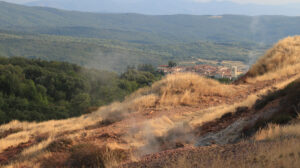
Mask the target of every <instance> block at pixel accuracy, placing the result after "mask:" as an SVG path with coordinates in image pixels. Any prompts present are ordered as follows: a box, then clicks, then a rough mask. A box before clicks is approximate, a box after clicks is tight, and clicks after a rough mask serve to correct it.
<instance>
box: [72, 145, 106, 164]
mask: <svg viewBox="0 0 300 168" xmlns="http://www.w3.org/2000/svg"><path fill="white" fill-rule="evenodd" d="M69 160H70V166H71V167H74V168H82V167H86V168H87V167H88V168H105V165H104V161H103V155H102V150H101V149H100V148H99V147H98V146H96V145H93V144H88V143H87V144H79V145H76V146H74V147H73V148H72V149H71V156H70V158H69Z"/></svg>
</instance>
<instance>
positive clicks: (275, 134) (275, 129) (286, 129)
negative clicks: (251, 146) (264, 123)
mask: <svg viewBox="0 0 300 168" xmlns="http://www.w3.org/2000/svg"><path fill="white" fill-rule="evenodd" d="M299 121H300V116H299V117H298V121H296V123H294V124H290V125H275V124H269V125H268V127H266V128H264V129H262V130H260V131H258V132H257V133H256V134H255V136H254V139H255V140H257V141H260V140H276V139H281V138H288V137H298V138H300V122H299Z"/></svg>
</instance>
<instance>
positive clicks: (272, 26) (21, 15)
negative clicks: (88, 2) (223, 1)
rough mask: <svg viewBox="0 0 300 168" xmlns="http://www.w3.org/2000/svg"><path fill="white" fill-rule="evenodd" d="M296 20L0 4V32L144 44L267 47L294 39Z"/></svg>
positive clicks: (293, 18)
mask: <svg viewBox="0 0 300 168" xmlns="http://www.w3.org/2000/svg"><path fill="white" fill-rule="evenodd" d="M299 20H300V17H286V16H254V17H250V16H242V15H224V16H221V17H213V16H197V15H162V16H151V15H140V14H101V13H84V12H76V11H64V10H58V9H54V8H43V7H27V6H21V5H15V4H10V3H5V2H0V29H5V30H14V31H24V32H35V33H43V34H52V35H68V36H77V37H78V36H80V37H97V38H104V39H114V40H121V41H126V42H134V43H144V44H166V43H168V44H170V43H177V42H184V43H186V42H187V43H189V42H195V41H199V40H200V41H206V40H208V41H214V42H236V41H238V42H241V41H246V42H248V41H252V42H258V43H261V42H263V43H267V44H272V43H274V42H276V41H278V40H279V39H281V38H283V37H286V36H289V35H296V34H299V33H300V31H299V29H298V27H299V24H300V22H299ZM269 30H272V31H269ZM79 32H80V33H79Z"/></svg>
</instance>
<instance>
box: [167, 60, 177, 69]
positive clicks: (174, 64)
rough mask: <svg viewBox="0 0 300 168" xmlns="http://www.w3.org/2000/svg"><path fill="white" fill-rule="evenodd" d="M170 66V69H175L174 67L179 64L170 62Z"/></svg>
mask: <svg viewBox="0 0 300 168" xmlns="http://www.w3.org/2000/svg"><path fill="white" fill-rule="evenodd" d="M168 66H169V67H170V68H173V67H176V66H177V63H176V62H174V61H169V62H168Z"/></svg>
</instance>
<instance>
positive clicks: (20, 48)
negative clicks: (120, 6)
mask: <svg viewBox="0 0 300 168" xmlns="http://www.w3.org/2000/svg"><path fill="white" fill-rule="evenodd" d="M253 50H254V52H253ZM263 50H264V49H263V48H261V49H260V48H259V46H257V45H256V44H255V43H254V44H253V43H213V42H202V41H198V42H194V43H180V44H165V45H149V44H147V45H146V44H132V43H126V42H120V41H115V40H103V39H102V40H101V39H95V38H75V37H68V36H54V35H36V34H24V33H16V32H9V31H0V56H5V57H15V56H19V57H26V58H40V59H43V60H55V61H67V62H71V63H76V64H78V65H82V66H85V67H92V68H97V69H102V70H110V71H115V72H123V71H125V70H126V68H127V66H132V65H135V66H137V65H139V64H145V63H147V64H152V65H155V66H156V65H160V64H166V63H167V62H168V61H169V60H174V61H182V60H191V59H192V57H193V58H203V59H214V60H215V59H217V60H238V61H243V62H245V63H248V62H249V61H251V60H250V59H254V60H255V58H256V56H258V55H260V54H261V53H262V52H263ZM255 51H256V52H255ZM253 57H254V58H253Z"/></svg>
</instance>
